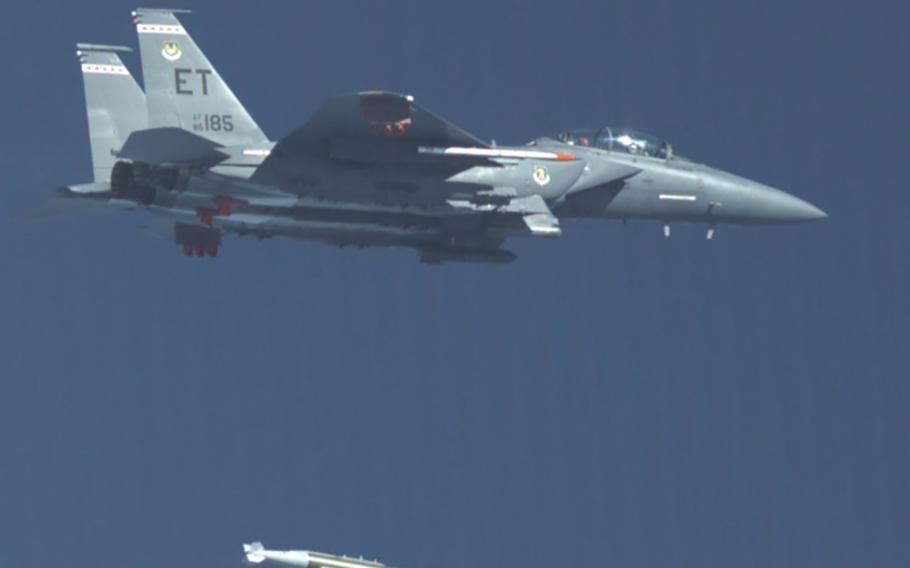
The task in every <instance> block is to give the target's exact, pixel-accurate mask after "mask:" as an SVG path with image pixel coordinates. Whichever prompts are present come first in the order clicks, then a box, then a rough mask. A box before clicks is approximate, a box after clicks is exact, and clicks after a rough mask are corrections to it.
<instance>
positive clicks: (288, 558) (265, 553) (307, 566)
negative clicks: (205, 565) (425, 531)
mask: <svg viewBox="0 0 910 568" xmlns="http://www.w3.org/2000/svg"><path fill="white" fill-rule="evenodd" d="M243 553H244V554H245V555H246V559H247V562H250V563H252V564H260V563H262V562H265V561H266V560H272V561H274V562H280V563H282V564H289V565H291V566H299V567H300V568H389V567H388V566H386V565H385V564H383V563H381V562H378V561H376V560H364V559H363V558H351V557H350V556H335V555H333V554H324V553H322V552H311V551H309V550H268V549H267V548H265V547H264V546H262V543H261V542H254V543H252V544H244V545H243Z"/></svg>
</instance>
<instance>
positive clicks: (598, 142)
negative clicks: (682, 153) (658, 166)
mask: <svg viewBox="0 0 910 568" xmlns="http://www.w3.org/2000/svg"><path fill="white" fill-rule="evenodd" d="M553 138H554V139H556V140H559V141H560V142H565V143H566V144H569V145H571V146H590V147H593V148H600V149H601V150H609V151H611V152H624V153H626V154H633V155H636V156H650V157H652V158H661V159H664V160H669V159H671V158H673V147H672V146H670V144H669V143H667V142H666V141H664V140H660V139H659V138H655V137H654V136H650V135H648V134H643V133H641V132H636V131H634V130H629V129H626V128H610V127H608V126H605V127H603V128H579V129H576V130H569V131H567V132H561V133H559V134H557V135H555V136H553Z"/></svg>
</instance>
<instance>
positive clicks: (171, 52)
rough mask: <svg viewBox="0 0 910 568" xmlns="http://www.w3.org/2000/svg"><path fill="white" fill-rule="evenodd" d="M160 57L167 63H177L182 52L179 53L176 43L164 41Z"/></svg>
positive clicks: (178, 45)
mask: <svg viewBox="0 0 910 568" xmlns="http://www.w3.org/2000/svg"><path fill="white" fill-rule="evenodd" d="M161 55H163V56H164V58H165V59H167V60H168V61H177V60H178V59H180V56H181V55H183V52H182V51H180V44H178V43H177V42H176V41H166V42H164V47H163V48H162V49H161Z"/></svg>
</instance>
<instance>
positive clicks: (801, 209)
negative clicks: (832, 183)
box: [752, 186, 828, 223]
mask: <svg viewBox="0 0 910 568" xmlns="http://www.w3.org/2000/svg"><path fill="white" fill-rule="evenodd" d="M752 212H753V215H754V216H755V217H757V218H759V219H761V220H763V221H766V222H770V223H799V222H804V221H818V220H820V219H826V218H827V217H828V214H827V213H825V212H824V211H822V210H821V209H819V208H818V207H816V206H815V205H812V204H811V203H809V202H808V201H804V200H802V199H800V198H798V197H796V196H794V195H790V194H789V193H787V192H785V191H781V190H779V189H774V188H773V187H767V186H759V187H757V188H756V189H755V191H754V193H753V196H752Z"/></svg>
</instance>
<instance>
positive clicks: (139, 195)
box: [61, 9, 826, 263]
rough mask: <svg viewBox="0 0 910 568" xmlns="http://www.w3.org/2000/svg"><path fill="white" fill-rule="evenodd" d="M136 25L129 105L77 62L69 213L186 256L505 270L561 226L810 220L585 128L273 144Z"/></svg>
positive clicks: (318, 134)
mask: <svg viewBox="0 0 910 568" xmlns="http://www.w3.org/2000/svg"><path fill="white" fill-rule="evenodd" d="M178 13H182V11H178V10H153V9H139V10H136V11H135V12H133V23H134V24H135V26H136V31H137V32H138V35H139V55H140V59H141V61H142V75H143V79H144V82H145V90H144V91H143V90H142V89H141V88H140V87H139V85H138V84H137V83H136V81H135V80H134V79H133V77H132V76H131V74H130V72H129V71H128V70H127V68H126V67H125V66H124V64H123V63H122V61H121V60H120V58H119V56H118V53H119V52H122V51H130V49H129V48H124V47H117V46H106V45H97V44H79V45H78V52H77V53H78V56H79V60H80V62H81V64H82V74H83V80H84V86H85V99H86V106H87V113H88V126H89V135H90V140H91V150H92V162H93V166H94V182H93V183H88V184H82V185H70V186H67V187H65V188H62V189H61V193H63V194H64V195H66V196H68V197H72V198H81V199H95V200H103V201H106V202H108V203H111V204H113V205H120V206H130V207H141V208H144V209H147V210H148V211H149V212H151V213H154V214H157V215H161V216H164V217H166V218H168V219H170V220H172V221H173V225H172V226H171V225H170V224H169V225H168V227H169V229H168V231H169V232H170V230H171V228H172V229H173V232H172V236H173V239H174V240H175V241H176V243H177V244H178V245H180V246H181V247H182V249H183V251H184V253H185V254H187V255H191V256H192V255H196V256H216V255H217V254H218V250H219V247H220V246H221V244H222V237H223V236H224V235H230V234H234V235H253V236H256V237H260V238H265V237H273V236H284V237H292V238H300V239H308V240H315V241H322V242H325V243H329V244H334V245H342V246H344V245H352V246H358V247H374V246H391V247H408V248H412V249H415V250H416V251H417V252H418V253H419V256H420V259H421V260H422V261H424V262H429V263H441V262H447V261H476V262H497V263H505V262H511V261H512V260H514V258H515V255H514V254H513V253H512V252H510V251H508V250H504V249H502V248H501V245H502V243H503V242H504V241H505V239H506V238H508V237H511V236H534V237H557V236H559V235H561V234H562V230H561V228H560V220H562V219H572V218H581V217H586V218H603V219H622V220H626V219H654V220H658V221H660V222H662V223H663V224H664V232H665V234H666V235H667V236H669V227H670V225H669V224H670V222H672V221H690V222H699V223H704V224H705V225H706V226H707V227H708V238H712V237H713V236H714V228H715V226H716V225H719V224H721V223H780V222H792V221H808V220H814V219H821V218H824V217H825V216H826V215H825V214H824V213H823V212H822V211H821V210H819V209H818V208H816V207H814V206H813V205H810V204H809V203H807V202H805V201H802V200H800V199H798V198H796V197H794V196H792V195H789V194H787V193H784V192H782V191H779V190H776V189H773V188H771V187H767V186H765V185H761V184H759V183H756V182H753V181H750V180H747V179H744V178H741V177H737V176H734V175H731V174H728V173H725V172H722V171H718V170H715V169H712V168H709V167H707V166H704V165H701V164H696V163H694V162H691V161H689V160H687V159H685V158H683V157H682V156H680V155H678V154H676V153H674V151H673V148H672V147H671V146H670V145H669V144H667V143H666V142H663V141H660V140H657V139H654V138H652V137H649V136H646V135H643V134H640V133H637V132H634V131H629V130H625V129H613V128H608V127H605V128H590V129H580V130H571V131H567V132H563V133H560V134H556V135H553V136H545V137H542V138H540V139H538V140H535V141H534V142H532V143H531V144H529V145H527V146H520V147H501V146H496V145H494V144H490V143H488V142H485V141H483V140H481V139H479V138H477V137H476V136H473V135H471V134H469V133H467V132H465V131H464V130H462V129H461V128H458V127H457V126H454V125H453V124H451V123H449V122H447V121H445V120H443V119H442V118H440V117H439V116H437V115H435V114H433V113H431V112H429V111H427V110H426V109H424V108H422V107H421V106H419V105H418V104H417V103H416V102H415V101H414V98H413V97H410V96H404V95H400V94H396V93H389V92H374V91H370V92H360V93H356V94H350V95H342V96H337V97H334V98H331V99H329V100H328V101H327V102H326V103H325V104H324V106H323V107H322V108H321V109H319V110H318V111H317V112H316V114H315V115H314V116H313V117H312V118H311V119H310V121H309V122H308V123H306V124H304V125H303V126H301V127H300V128H298V129H297V130H295V131H293V132H291V133H290V134H289V135H288V136H286V137H285V138H283V139H281V140H278V141H277V142H273V141H270V140H269V139H268V137H266V135H265V134H263V132H262V130H260V129H259V127H258V126H257V125H256V122H255V121H254V120H253V118H252V117H251V116H250V114H249V113H248V112H247V111H246V109H245V108H244V107H243V106H242V105H241V104H240V102H239V101H238V100H237V97H235V96H234V93H233V92H231V89H230V88H229V87H228V86H227V84H226V83H225V82H224V80H223V79H222V78H221V75H220V74H219V73H218V71H217V70H216V69H215V68H214V67H213V66H212V64H211V63H210V62H209V60H208V59H207V58H206V56H205V55H204V54H203V52H202V51H201V50H200V49H199V47H198V46H197V45H196V43H195V42H194V41H193V39H192V38H191V37H190V36H189V34H188V33H187V31H186V28H185V27H184V26H183V25H182V24H181V23H180V21H179V20H178V19H177V14H178Z"/></svg>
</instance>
